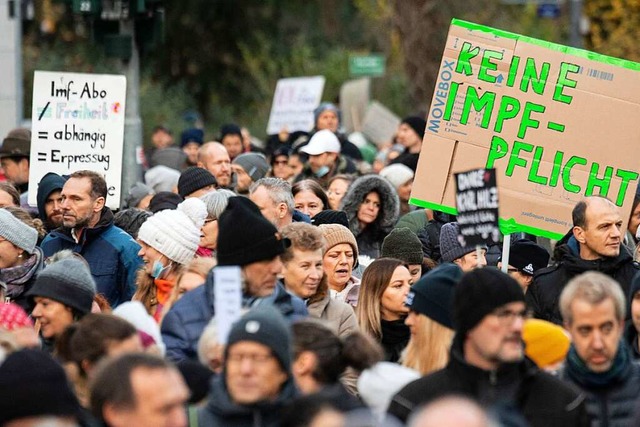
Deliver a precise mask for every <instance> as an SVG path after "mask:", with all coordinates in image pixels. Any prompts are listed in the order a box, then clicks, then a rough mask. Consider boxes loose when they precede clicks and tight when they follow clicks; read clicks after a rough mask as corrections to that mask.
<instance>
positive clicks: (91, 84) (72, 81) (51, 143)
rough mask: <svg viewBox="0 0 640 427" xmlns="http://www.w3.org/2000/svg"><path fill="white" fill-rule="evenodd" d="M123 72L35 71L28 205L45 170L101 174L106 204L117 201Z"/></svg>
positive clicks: (33, 200) (33, 201)
mask: <svg viewBox="0 0 640 427" xmlns="http://www.w3.org/2000/svg"><path fill="white" fill-rule="evenodd" d="M126 92H127V80H126V77H125V76H120V75H107V74H80V73H63V72H49V71H36V72H35V73H34V78H33V108H32V112H31V123H32V129H31V157H30V170H29V204H30V205H32V206H35V205H36V204H37V202H36V195H37V192H38V182H40V180H41V179H42V177H43V176H44V175H46V174H47V173H48V172H55V173H57V174H59V175H68V174H70V173H72V172H75V171H78V170H83V169H88V170H92V171H95V172H98V173H99V174H101V175H103V176H104V178H105V180H106V182H107V188H108V197H107V206H109V207H110V208H112V209H117V208H118V206H119V205H120V192H121V181H122V150H123V145H124V118H125V117H124V112H125V101H126Z"/></svg>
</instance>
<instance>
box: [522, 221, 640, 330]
mask: <svg viewBox="0 0 640 427" xmlns="http://www.w3.org/2000/svg"><path fill="white" fill-rule="evenodd" d="M579 253H580V249H579V247H578V241H577V240H576V239H575V237H573V234H572V233H571V232H569V233H568V234H567V235H565V236H564V237H563V238H562V239H561V240H560V241H559V242H558V244H557V245H556V249H555V253H554V258H555V259H556V262H555V264H554V265H552V266H551V267H547V268H543V269H541V270H538V271H537V272H536V274H535V275H534V276H533V283H531V285H530V286H529V288H528V289H527V294H526V301H527V306H528V307H529V308H530V309H531V310H533V315H534V316H535V317H536V318H538V319H542V320H546V321H548V322H552V323H555V324H557V325H562V315H561V314H560V305H559V302H560V294H561V293H562V290H563V289H564V287H565V285H566V284H567V282H568V281H569V280H571V279H572V278H573V277H575V276H577V275H579V274H582V273H584V272H586V271H599V272H600V273H604V274H606V275H607V276H609V277H611V278H612V279H614V280H616V281H617V282H618V283H620V285H621V286H622V291H623V292H624V294H625V295H628V294H629V287H630V285H631V280H632V279H633V276H634V275H635V274H636V273H637V272H638V264H637V263H635V262H634V261H633V258H631V255H629V254H628V253H627V251H626V250H624V248H622V247H621V248H620V254H619V255H618V256H617V257H614V258H602V259H598V260H594V261H588V260H584V259H582V258H580V255H579ZM629 316H630V314H629V313H628V314H627V318H629Z"/></svg>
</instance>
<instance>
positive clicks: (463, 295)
mask: <svg viewBox="0 0 640 427" xmlns="http://www.w3.org/2000/svg"><path fill="white" fill-rule="evenodd" d="M525 314H526V307H525V304H524V294H523V293H522V289H521V288H520V286H519V285H518V283H517V282H516V281H515V280H514V279H513V278H511V277H509V276H508V275H506V274H504V273H502V272H501V271H499V270H497V269H495V268H490V267H489V268H483V269H476V270H472V271H470V272H468V273H466V274H465V275H464V276H463V277H462V279H461V280H460V283H459V284H458V285H457V286H456V289H455V293H454V302H453V315H454V325H455V327H456V335H455V337H454V339H453V343H452V345H451V352H450V359H449V363H448V364H447V366H446V367H445V368H444V369H441V370H440V371H436V372H434V373H432V374H430V375H427V376H425V377H422V378H420V379H418V380H416V381H414V382H412V383H409V385H407V386H406V387H405V388H404V389H402V390H401V391H400V392H399V393H398V394H397V395H396V396H395V397H394V398H393V400H392V402H391V405H390V407H389V412H390V413H391V414H392V415H395V416H396V417H398V418H399V419H401V420H402V421H404V422H406V420H407V418H408V417H409V415H410V414H411V413H412V412H413V411H414V410H416V409H417V408H419V407H420V406H422V405H424V404H426V403H428V402H430V401H433V400H435V399H437V398H440V397H444V396H448V395H463V396H467V397H470V398H472V399H475V400H476V401H477V402H478V403H479V404H480V405H481V406H483V407H487V408H490V409H492V410H494V411H495V412H496V415H497V417H498V419H499V420H500V421H505V420H506V419H507V418H509V419H511V420H513V418H511V417H514V416H515V417H516V418H524V420H526V421H527V423H529V424H530V425H531V426H551V425H555V426H559V425H563V426H582V425H585V424H584V423H585V421H586V412H585V409H584V402H583V400H584V398H583V397H582V395H580V394H579V392H577V391H575V390H574V389H573V388H571V387H570V386H568V385H566V384H563V383H562V382H561V381H560V380H558V379H556V378H554V377H553V376H551V375H549V374H547V373H544V372H543V371H541V370H540V369H538V368H537V366H535V364H534V363H533V362H531V361H530V360H528V359H526V358H525V357H524V345H523V342H522V327H523V323H524V318H525Z"/></svg>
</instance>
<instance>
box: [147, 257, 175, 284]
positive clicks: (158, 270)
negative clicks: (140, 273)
mask: <svg viewBox="0 0 640 427" xmlns="http://www.w3.org/2000/svg"><path fill="white" fill-rule="evenodd" d="M169 268H171V264H169V265H167V266H166V267H165V266H164V265H162V263H161V262H160V261H158V260H155V261H153V268H152V269H151V277H153V278H154V279H160V278H161V276H162V275H163V274H164V273H165V270H166V271H168V270H169Z"/></svg>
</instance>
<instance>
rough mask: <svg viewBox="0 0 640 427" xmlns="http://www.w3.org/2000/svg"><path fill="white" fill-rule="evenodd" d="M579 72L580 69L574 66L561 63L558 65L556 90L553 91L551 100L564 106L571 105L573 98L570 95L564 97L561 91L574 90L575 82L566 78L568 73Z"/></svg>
mask: <svg viewBox="0 0 640 427" xmlns="http://www.w3.org/2000/svg"><path fill="white" fill-rule="evenodd" d="M578 71H580V67H579V66H578V65H576V64H570V63H568V62H563V63H561V64H560V72H559V73H558V81H557V82H556V88H555V90H554V91H553V100H554V101H558V102H562V103H564V104H571V100H573V97H572V96H571V95H565V94H564V93H563V92H562V91H563V89H564V88H565V87H570V88H574V87H576V84H577V82H576V81H575V80H571V79H570V78H569V77H567V74H568V73H577V72H578Z"/></svg>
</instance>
